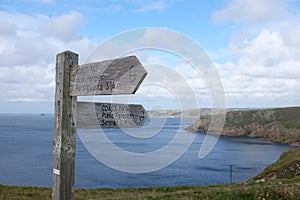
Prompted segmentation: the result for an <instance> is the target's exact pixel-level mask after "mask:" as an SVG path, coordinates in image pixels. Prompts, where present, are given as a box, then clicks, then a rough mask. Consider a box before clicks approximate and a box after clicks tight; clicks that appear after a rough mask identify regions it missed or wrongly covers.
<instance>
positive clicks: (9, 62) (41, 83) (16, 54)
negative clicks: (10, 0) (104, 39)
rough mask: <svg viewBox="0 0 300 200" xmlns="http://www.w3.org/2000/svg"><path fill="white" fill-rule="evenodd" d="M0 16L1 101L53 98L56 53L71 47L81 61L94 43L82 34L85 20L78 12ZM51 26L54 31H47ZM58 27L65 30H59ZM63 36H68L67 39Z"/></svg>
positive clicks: (8, 14)
mask: <svg viewBox="0 0 300 200" xmlns="http://www.w3.org/2000/svg"><path fill="white" fill-rule="evenodd" d="M0 19H1V20H0V25H1V26H0V27H1V28H0V93H1V94H0V101H2V102H3V101H33V102H36V101H51V100H53V98H54V85H55V84H54V79H55V70H54V67H55V55H56V54H57V53H60V52H62V51H65V50H71V51H74V52H76V53H79V55H80V60H82V59H84V58H85V57H86V56H87V54H88V53H89V52H90V51H91V49H92V48H93V46H94V45H93V44H92V42H91V41H90V40H89V39H87V38H85V37H82V36H80V35H79V32H78V30H79V28H80V27H81V26H82V25H83V23H84V19H83V17H82V16H81V15H80V14H79V13H76V12H70V13H69V14H65V15H61V16H57V17H54V18H50V17H48V16H45V15H36V14H34V15H26V14H19V13H17V14H11V13H8V12H0ZM77 20H79V22H78V21H77ZM50 25H51V26H52V28H53V32H51V33H48V34H45V32H44V31H45V27H48V28H49V26H50ZM58 28H64V29H63V31H62V30H59V31H57V30H56V29H58ZM60 31H61V32H60ZM1 33H2V34H1ZM8 33H10V34H9V35H8ZM64 37H67V38H68V39H66V40H64ZM70 38H72V40H70Z"/></svg>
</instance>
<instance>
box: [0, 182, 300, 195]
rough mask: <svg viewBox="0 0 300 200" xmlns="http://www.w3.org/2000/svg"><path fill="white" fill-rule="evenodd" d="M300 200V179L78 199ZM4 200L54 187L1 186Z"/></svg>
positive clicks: (82, 191) (100, 191)
mask: <svg viewBox="0 0 300 200" xmlns="http://www.w3.org/2000/svg"><path fill="white" fill-rule="evenodd" d="M263 198H265V199H299V198H300V179H299V178H298V179H297V178H294V179H283V180H281V181H271V182H264V183H256V182H247V183H239V184H232V185H229V184H228V185H210V186H178V187H160V188H138V189H137V188H128V189H78V190H76V192H75V199H78V200H84V199H220V200H221V199H263ZM0 199H1V200H2V199H3V200H4V199H11V200H14V199H24V200H27V199H28V200H29V199H30V200H32V199H45V200H47V199H51V189H50V188H38V187H24V186H23V187H21V186H20V187H16V186H0Z"/></svg>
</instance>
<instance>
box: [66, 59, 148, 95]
mask: <svg viewBox="0 0 300 200" xmlns="http://www.w3.org/2000/svg"><path fill="white" fill-rule="evenodd" d="M146 75H147V72H146V70H145V69H144V68H143V66H142V64H141V63H140V61H139V60H138V59H137V57H136V56H128V57H123V58H117V59H113V60H106V61H102V62H95V63H88V64H83V65H78V66H73V67H71V69H70V88H69V95H70V96H88V95H112V94H134V93H135V91H136V90H137V89H138V87H139V86H140V84H141V83H142V81H143V80H144V78H145V77H146Z"/></svg>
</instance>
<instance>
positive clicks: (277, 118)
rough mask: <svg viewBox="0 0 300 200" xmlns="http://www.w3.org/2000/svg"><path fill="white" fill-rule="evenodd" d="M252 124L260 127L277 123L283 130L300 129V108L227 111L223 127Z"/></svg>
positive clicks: (239, 126) (240, 126)
mask: <svg viewBox="0 0 300 200" xmlns="http://www.w3.org/2000/svg"><path fill="white" fill-rule="evenodd" d="M253 122H255V123H257V124H260V125H266V124H269V123H272V122H277V123H279V124H281V125H283V126H284V127H285V128H289V129H292V128H295V129H300V107H288V108H275V109H259V110H241V111H239V110H238V111H229V112H227V115H226V121H225V126H226V127H238V128H243V127H244V126H245V125H250V124H252V123H253Z"/></svg>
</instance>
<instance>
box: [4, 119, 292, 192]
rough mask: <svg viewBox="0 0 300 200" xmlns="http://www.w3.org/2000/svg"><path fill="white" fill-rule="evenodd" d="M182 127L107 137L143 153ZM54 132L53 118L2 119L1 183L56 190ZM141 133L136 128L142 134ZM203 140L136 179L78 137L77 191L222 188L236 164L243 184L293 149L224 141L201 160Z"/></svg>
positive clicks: (174, 124) (172, 124) (111, 132)
mask: <svg viewBox="0 0 300 200" xmlns="http://www.w3.org/2000/svg"><path fill="white" fill-rule="evenodd" d="M192 122H193V121H192V119H191V120H190V121H189V120H187V122H186V123H187V124H185V125H186V126H187V125H188V123H192ZM179 123H180V118H168V119H167V120H166V123H165V125H164V127H163V128H162V129H161V130H160V131H159V133H158V134H156V135H154V136H152V137H149V138H144V139H136V138H134V137H132V136H130V135H127V134H124V132H123V131H122V130H120V129H107V130H105V131H104V133H105V134H106V136H107V137H108V138H109V139H110V140H111V141H112V142H113V143H114V144H115V145H117V146H119V147H120V148H122V149H124V150H126V151H131V152H142V153H143V152H149V151H154V150H157V149H159V148H161V147H162V146H164V145H167V144H168V142H169V141H170V140H171V139H172V138H173V137H174V135H175V134H176V132H177V131H178V127H179ZM146 126H147V124H146ZM53 127H54V121H53V114H46V115H45V116H41V115H39V114H0V184H7V185H31V186H47V187H51V185H52V148H53ZM142 130H143V129H140V130H139V129H136V131H137V132H138V131H142ZM180 131H181V130H180ZM184 134H194V133H189V132H185V133H184ZM204 137H205V135H204V134H200V133H197V134H196V135H195V139H194V142H193V143H192V144H191V146H190V148H189V149H188V150H187V151H186V152H185V153H184V154H183V156H181V157H180V158H179V159H178V160H176V161H175V162H174V163H172V164H171V165H169V166H167V167H165V168H163V169H161V170H158V171H154V172H148V173H138V174H136V173H126V172H120V171H117V170H115V169H112V168H109V167H107V166H106V165H104V164H102V163H101V162H99V161H98V160H96V159H95V158H94V157H93V156H92V155H91V154H90V153H89V152H88V151H87V149H86V147H85V146H84V145H83V143H82V141H81V140H80V138H79V137H78V135H77V141H76V165H75V174H76V176H75V186H76V187H77V188H128V187H155V186H177V185H208V184H222V183H228V182H229V168H230V165H233V181H234V182H242V181H245V180H247V179H248V178H250V177H253V176H255V175H256V174H258V173H260V172H261V171H262V170H263V169H264V168H265V167H266V166H268V165H270V164H271V163H272V162H274V161H276V160H277V159H278V157H279V156H280V154H281V153H282V152H284V151H286V150H288V149H291V148H292V147H290V146H287V145H282V144H278V143H273V142H270V141H263V140H259V139H256V138H247V137H220V139H219V141H218V142H217V144H216V145H215V147H214V148H213V150H212V151H211V152H210V153H209V154H208V155H207V156H206V157H205V158H204V159H199V158H198V152H199V149H200V147H201V144H202V142H203V139H204Z"/></svg>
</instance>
